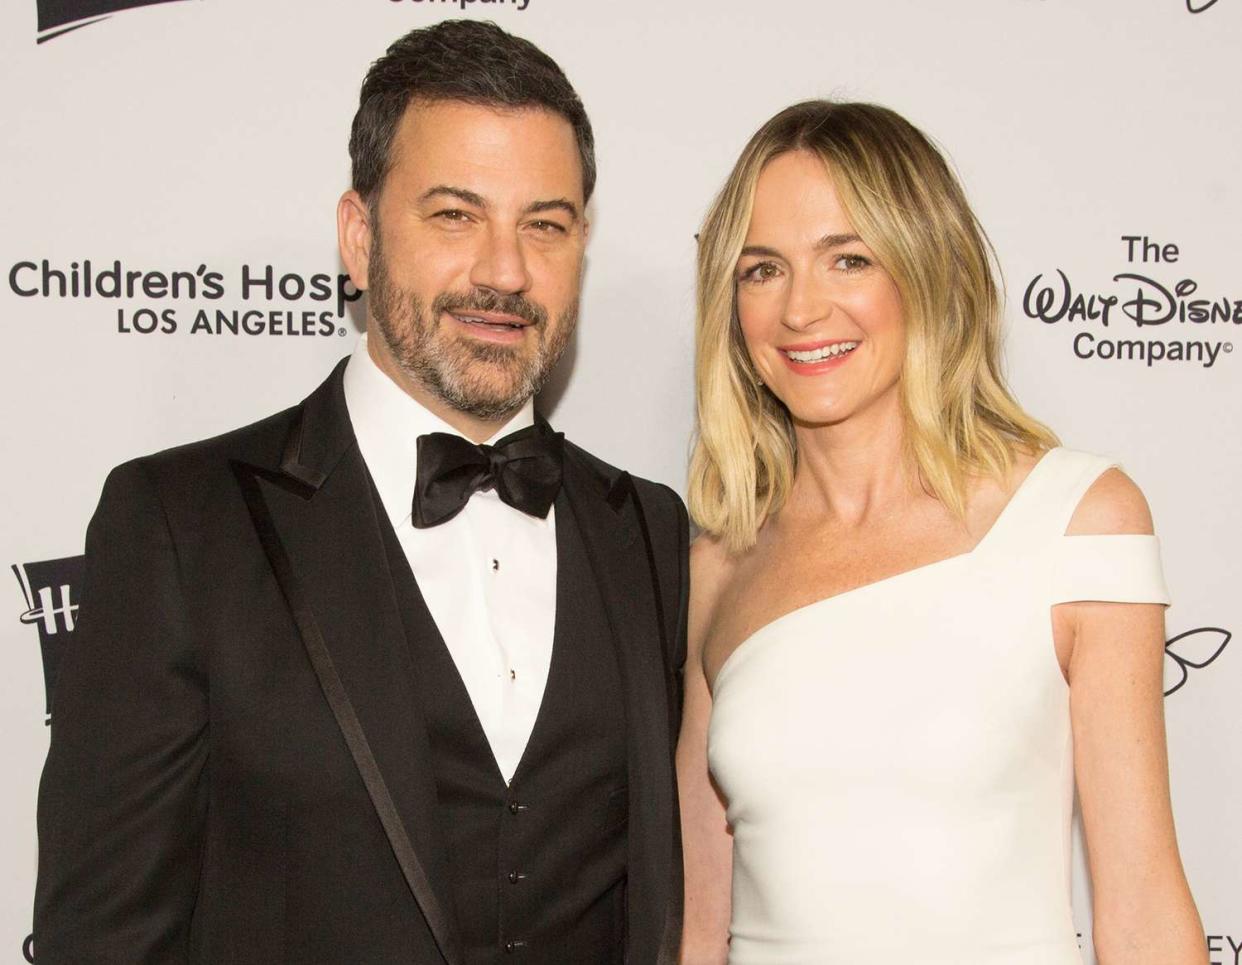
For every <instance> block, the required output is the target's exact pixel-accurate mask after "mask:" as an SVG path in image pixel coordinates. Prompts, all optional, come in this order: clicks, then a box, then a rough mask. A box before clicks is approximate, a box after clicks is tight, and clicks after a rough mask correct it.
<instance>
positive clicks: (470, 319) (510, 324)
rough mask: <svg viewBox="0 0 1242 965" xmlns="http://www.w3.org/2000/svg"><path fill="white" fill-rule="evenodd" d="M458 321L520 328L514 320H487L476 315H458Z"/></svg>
mask: <svg viewBox="0 0 1242 965" xmlns="http://www.w3.org/2000/svg"><path fill="white" fill-rule="evenodd" d="M457 318H458V320H459V321H463V322H470V323H471V324H473V325H492V326H494V327H496V328H521V327H522V326H521V325H519V324H517V323H516V322H489V321H488V320H487V319H486V318H479V317H478V316H477V315H458V316H457Z"/></svg>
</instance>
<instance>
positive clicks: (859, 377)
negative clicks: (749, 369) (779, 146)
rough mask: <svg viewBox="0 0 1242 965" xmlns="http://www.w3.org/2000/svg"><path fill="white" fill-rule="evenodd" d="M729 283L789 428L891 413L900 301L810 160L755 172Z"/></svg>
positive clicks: (791, 156)
mask: <svg viewBox="0 0 1242 965" xmlns="http://www.w3.org/2000/svg"><path fill="white" fill-rule="evenodd" d="M736 279H737V313H738V320H739V321H740V322H741V327H742V337H743V338H744V340H745V342H746V348H747V350H748V351H749V352H750V357H751V359H752V361H753V362H754V365H755V369H756V370H757V371H758V373H759V376H760V378H762V379H763V381H764V383H765V384H766V385H767V386H768V388H769V389H770V390H771V391H772V392H773V394H775V395H776V397H777V398H778V399H780V400H781V402H783V403H784V404H785V406H786V407H787V408H788V409H789V411H790V413H791V414H792V415H793V417H794V419H795V420H796V421H797V422H798V423H800V424H810V425H826V424H835V423H839V422H841V421H842V420H844V419H848V418H850V417H851V416H855V415H858V414H860V413H865V412H878V411H880V409H881V408H883V407H887V406H893V407H894V411H895V407H896V406H897V404H898V397H897V383H898V379H899V377H900V375H901V366H902V363H903V361H904V359H905V350H906V339H905V324H904V322H903V320H902V312H901V297H900V295H899V294H898V291H897V286H896V285H895V284H894V283H893V280H892V278H891V277H889V274H888V272H886V271H885V270H884V269H883V268H882V267H881V266H880V265H879V264H878V263H877V261H876V259H875V256H874V255H873V254H872V252H871V249H869V248H868V247H867V246H866V245H865V244H863V243H862V241H861V240H860V239H859V238H858V236H857V235H856V234H855V233H854V228H853V226H852V225H851V224H850V221H849V218H848V217H847V216H846V214H845V210H844V208H842V206H841V202H840V200H839V198H838V197H837V192H836V190H835V189H834V187H833V184H832V180H831V179H830V178H829V176H828V172H827V170H826V169H825V167H824V163H823V161H821V160H820V159H819V158H818V157H816V156H815V155H813V154H810V153H808V152H805V151H793V152H790V153H787V154H782V155H780V156H779V157H776V158H774V159H773V160H772V161H770V162H769V163H768V165H767V166H766V167H765V168H764V169H763V172H762V174H760V176H759V183H758V185H757V187H756V192H755V206H754V211H753V213H752V214H751V219H750V228H749V230H748V231H747V233H746V244H745V247H744V249H743V251H742V256H741V258H739V259H738V263H737V272H736Z"/></svg>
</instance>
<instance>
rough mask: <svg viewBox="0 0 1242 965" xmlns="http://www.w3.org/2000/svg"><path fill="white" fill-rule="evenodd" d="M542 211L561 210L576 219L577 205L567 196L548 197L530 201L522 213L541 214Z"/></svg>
mask: <svg viewBox="0 0 1242 965" xmlns="http://www.w3.org/2000/svg"><path fill="white" fill-rule="evenodd" d="M544 211H563V212H565V214H567V215H569V217H571V218H572V219H573V220H574V221H577V220H578V206H577V205H576V204H574V203H573V202H572V201H570V200H569V199H568V198H549V199H548V200H547V201H532V202H531V203H530V204H528V205H527V206H526V207H525V208H524V209H523V210H522V214H542V213H543V212H544Z"/></svg>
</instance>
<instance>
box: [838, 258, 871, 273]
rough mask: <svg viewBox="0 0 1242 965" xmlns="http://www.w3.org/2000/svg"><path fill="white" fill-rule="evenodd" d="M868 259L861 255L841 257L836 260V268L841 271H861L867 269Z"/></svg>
mask: <svg viewBox="0 0 1242 965" xmlns="http://www.w3.org/2000/svg"><path fill="white" fill-rule="evenodd" d="M870 264H871V261H870V259H868V258H864V257H863V256H862V255H841V256H840V257H838V258H837V267H838V268H840V269H841V270H842V271H862V269H864V268H867V267H869V266H870Z"/></svg>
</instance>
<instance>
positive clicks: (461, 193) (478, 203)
mask: <svg viewBox="0 0 1242 965" xmlns="http://www.w3.org/2000/svg"><path fill="white" fill-rule="evenodd" d="M439 197H449V198H456V199H457V200H458V201H464V202H465V203H466V204H472V205H474V206H475V207H476V208H486V207H487V202H486V201H485V200H484V199H483V196H482V195H480V194H475V193H474V192H473V191H468V190H466V189H465V188H455V187H453V186H452V185H451V184H437V185H436V186H435V187H434V188H428V189H427V190H426V191H424V192H423V193H422V194H421V195H420V196H419V198H418V200H419V202H420V203H422V202H424V201H431V200H432V199H433V198H439Z"/></svg>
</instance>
